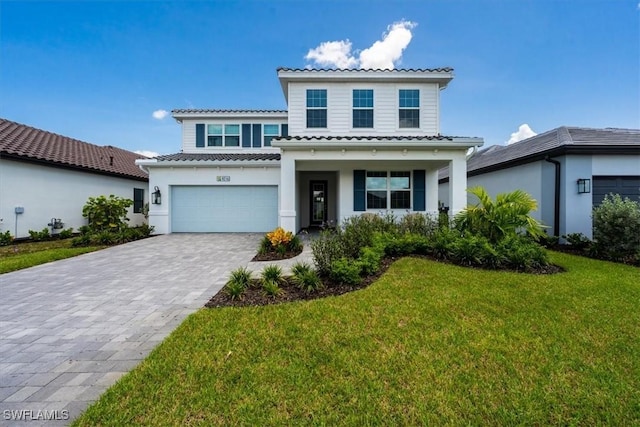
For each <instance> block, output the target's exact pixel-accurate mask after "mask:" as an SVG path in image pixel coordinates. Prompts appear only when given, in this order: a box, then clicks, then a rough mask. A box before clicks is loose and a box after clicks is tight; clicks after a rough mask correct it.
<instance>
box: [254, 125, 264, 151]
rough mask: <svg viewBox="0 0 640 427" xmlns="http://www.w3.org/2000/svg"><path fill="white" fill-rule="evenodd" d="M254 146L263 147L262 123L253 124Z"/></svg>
mask: <svg viewBox="0 0 640 427" xmlns="http://www.w3.org/2000/svg"><path fill="white" fill-rule="evenodd" d="M253 146H254V147H262V125H261V124H254V125H253Z"/></svg>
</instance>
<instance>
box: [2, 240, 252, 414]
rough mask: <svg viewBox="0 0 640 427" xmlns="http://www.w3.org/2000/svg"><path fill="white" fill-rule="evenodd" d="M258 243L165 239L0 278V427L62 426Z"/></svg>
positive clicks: (220, 282)
mask: <svg viewBox="0 0 640 427" xmlns="http://www.w3.org/2000/svg"><path fill="white" fill-rule="evenodd" d="M261 237H262V235H261V234H170V235H163V236H158V237H154V238H151V239H145V240H139V241H136V242H132V243H128V244H125V245H120V246H115V247H112V248H108V249H105V250H102V251H98V252H93V253H89V254H85V255H81V256H78V257H75V258H69V259H66V260H62V261H57V262H54V263H50V264H46V265H40V266H37V267H33V268H29V269H26V270H22V271H16V272H13V273H8V274H3V275H1V276H0V304H1V305H0V425H22V426H24V425H30V426H31V425H40V424H46V425H66V424H68V422H69V421H67V420H64V418H67V416H66V414H67V413H68V414H69V418H70V419H73V418H75V417H77V416H78V415H79V414H80V413H81V412H82V411H83V410H84V409H86V407H87V406H88V405H89V403H90V402H91V401H93V400H96V399H97V398H98V396H100V394H101V393H102V392H104V391H105V390H106V389H107V388H108V387H109V386H111V385H112V384H113V383H115V382H116V381H117V380H118V379H119V378H120V377H121V376H122V375H123V374H124V373H126V372H127V371H129V370H130V369H132V368H133V367H134V366H135V365H137V364H138V362H140V361H141V360H142V359H144V358H145V357H146V356H147V355H148V354H149V352H150V351H151V350H152V349H153V348H154V347H155V346H156V345H157V344H158V343H159V342H160V341H162V340H163V339H164V338H165V337H166V336H167V335H169V333H170V332H171V331H172V330H173V329H174V328H175V327H176V326H177V325H178V324H179V323H180V322H181V321H182V320H183V319H184V318H185V317H186V316H187V315H188V314H190V313H192V312H194V311H196V310H197V309H198V308H200V307H202V306H203V305H204V304H205V303H206V302H207V301H208V299H209V298H210V297H211V296H213V295H214V294H215V293H216V292H218V291H219V290H220V289H221V288H222V286H223V285H224V283H225V281H226V277H227V274H228V272H229V271H231V270H233V269H235V268H237V267H239V266H244V265H247V263H248V262H249V261H250V260H251V258H252V257H253V255H254V254H255V251H256V249H257V247H258V243H259V241H260V239H261ZM11 411H17V412H11ZM39 411H40V412H39ZM43 411H48V412H47V413H45V412H43ZM46 417H53V418H58V421H57V422H55V423H52V422H51V421H44V418H46ZM17 418H21V419H23V420H24V419H37V418H39V420H38V421H32V422H30V423H28V424H25V423H24V422H22V421H20V422H18V421H15V420H16V419H17Z"/></svg>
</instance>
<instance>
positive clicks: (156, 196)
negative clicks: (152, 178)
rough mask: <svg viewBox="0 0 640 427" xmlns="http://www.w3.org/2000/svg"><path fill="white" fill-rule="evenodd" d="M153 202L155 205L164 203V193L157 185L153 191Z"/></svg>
mask: <svg viewBox="0 0 640 427" xmlns="http://www.w3.org/2000/svg"><path fill="white" fill-rule="evenodd" d="M151 203H152V204H154V205H161V204H162V194H160V189H159V188H158V186H157V185H156V186H155V187H153V193H151Z"/></svg>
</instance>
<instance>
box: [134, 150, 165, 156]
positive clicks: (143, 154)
mask: <svg viewBox="0 0 640 427" xmlns="http://www.w3.org/2000/svg"><path fill="white" fill-rule="evenodd" d="M134 153H136V154H140V155H142V156H146V157H158V156H159V155H160V153H156V152H155V151H149V150H135V151H134Z"/></svg>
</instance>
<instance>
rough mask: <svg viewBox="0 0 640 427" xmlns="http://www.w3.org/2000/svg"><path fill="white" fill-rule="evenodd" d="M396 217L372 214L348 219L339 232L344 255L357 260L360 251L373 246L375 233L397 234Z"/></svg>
mask: <svg viewBox="0 0 640 427" xmlns="http://www.w3.org/2000/svg"><path fill="white" fill-rule="evenodd" d="M397 229H398V228H397V226H396V224H395V217H394V216H393V215H392V214H386V215H385V216H383V217H382V216H380V215H376V214H371V213H365V214H362V215H356V216H352V217H349V218H346V219H345V220H344V221H343V222H342V226H341V227H340V228H339V229H338V230H337V233H336V234H337V236H338V238H339V239H340V240H341V241H342V246H343V247H344V255H345V256H346V257H348V258H353V259H356V258H357V257H358V255H359V254H360V249H361V248H363V247H365V246H371V243H372V242H373V236H374V234H375V233H391V234H394V233H397Z"/></svg>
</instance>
